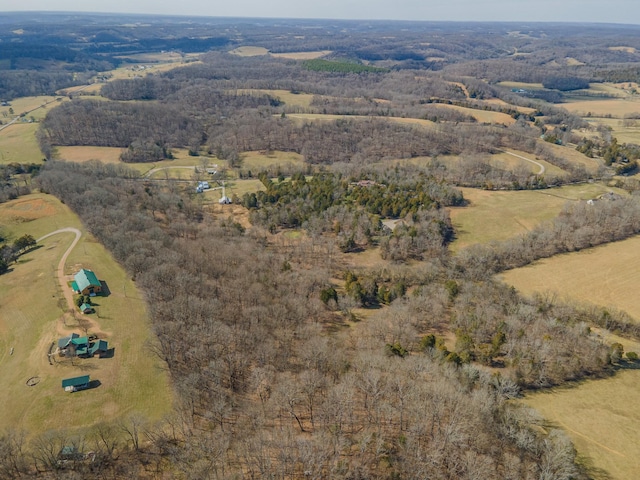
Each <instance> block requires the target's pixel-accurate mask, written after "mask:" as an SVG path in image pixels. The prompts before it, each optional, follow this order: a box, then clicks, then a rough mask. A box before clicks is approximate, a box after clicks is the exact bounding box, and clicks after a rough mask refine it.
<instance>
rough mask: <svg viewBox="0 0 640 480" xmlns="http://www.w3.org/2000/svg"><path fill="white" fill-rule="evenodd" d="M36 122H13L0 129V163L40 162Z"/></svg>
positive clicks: (40, 155)
mask: <svg viewBox="0 0 640 480" xmlns="http://www.w3.org/2000/svg"><path fill="white" fill-rule="evenodd" d="M36 130H38V124H37V123H22V122H18V123H14V124H13V125H10V126H8V127H7V128H5V129H3V130H1V131H0V164H7V163H12V162H18V163H42V153H41V152H40V147H39V146H38V141H37V139H36Z"/></svg>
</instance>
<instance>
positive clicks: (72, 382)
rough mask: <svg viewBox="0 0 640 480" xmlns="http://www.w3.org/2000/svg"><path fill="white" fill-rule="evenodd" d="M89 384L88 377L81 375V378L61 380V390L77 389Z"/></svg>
mask: <svg viewBox="0 0 640 480" xmlns="http://www.w3.org/2000/svg"><path fill="white" fill-rule="evenodd" d="M88 383H89V375H83V376H81V377H74V378H65V379H64V380H62V388H66V387H79V386H81V385H86V384H88Z"/></svg>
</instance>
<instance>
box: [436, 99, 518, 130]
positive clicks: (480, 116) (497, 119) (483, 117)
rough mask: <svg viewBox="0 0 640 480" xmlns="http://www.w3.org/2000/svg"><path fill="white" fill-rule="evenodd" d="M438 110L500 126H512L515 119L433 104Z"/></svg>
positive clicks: (491, 113)
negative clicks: (442, 109)
mask: <svg viewBox="0 0 640 480" xmlns="http://www.w3.org/2000/svg"><path fill="white" fill-rule="evenodd" d="M435 105H436V106H437V107H438V108H450V109H452V110H457V111H458V112H460V113H464V114H465V115H470V116H472V117H473V118H475V119H476V120H477V121H478V122H480V123H497V124H501V125H513V124H514V123H516V120H515V118H513V117H512V116H510V115H507V114H506V113H502V112H493V111H491V110H477V109H475V108H468V107H460V106H458V105H447V104H440V103H438V104H435Z"/></svg>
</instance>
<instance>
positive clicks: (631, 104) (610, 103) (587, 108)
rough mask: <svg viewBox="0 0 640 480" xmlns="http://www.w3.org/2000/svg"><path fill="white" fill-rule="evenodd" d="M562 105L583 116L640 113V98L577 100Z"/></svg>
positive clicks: (619, 115) (620, 116)
mask: <svg viewBox="0 0 640 480" xmlns="http://www.w3.org/2000/svg"><path fill="white" fill-rule="evenodd" d="M562 107H563V108H565V109H567V110H568V111H570V112H571V113H575V114H577V115H580V116H582V117H587V116H595V117H606V116H609V115H611V116H612V117H614V118H623V117H624V116H625V115H632V114H638V115H640V99H635V98H633V99H632V98H612V99H607V100H577V101H570V102H567V103H563V104H562Z"/></svg>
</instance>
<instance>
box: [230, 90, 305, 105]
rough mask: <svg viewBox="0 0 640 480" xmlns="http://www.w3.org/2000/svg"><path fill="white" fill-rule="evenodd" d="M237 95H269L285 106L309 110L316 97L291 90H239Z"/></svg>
mask: <svg viewBox="0 0 640 480" xmlns="http://www.w3.org/2000/svg"><path fill="white" fill-rule="evenodd" d="M237 93H239V94H247V95H269V96H271V97H274V98H278V99H280V101H281V102H284V103H285V105H290V106H292V107H303V108H309V107H310V106H311V101H312V100H313V97H314V96H315V95H311V94H309V93H292V92H291V91H289V90H268V89H257V88H254V89H249V88H247V89H238V90H237Z"/></svg>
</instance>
